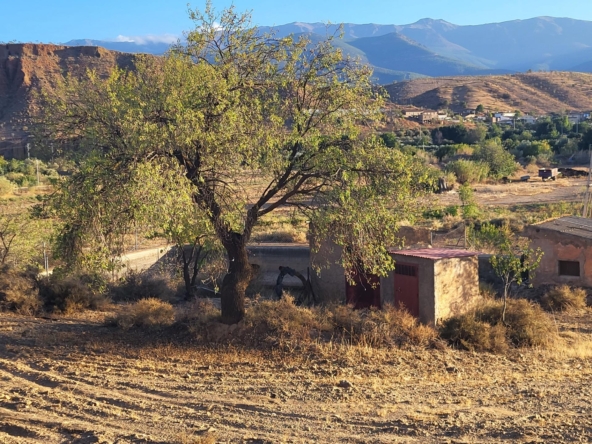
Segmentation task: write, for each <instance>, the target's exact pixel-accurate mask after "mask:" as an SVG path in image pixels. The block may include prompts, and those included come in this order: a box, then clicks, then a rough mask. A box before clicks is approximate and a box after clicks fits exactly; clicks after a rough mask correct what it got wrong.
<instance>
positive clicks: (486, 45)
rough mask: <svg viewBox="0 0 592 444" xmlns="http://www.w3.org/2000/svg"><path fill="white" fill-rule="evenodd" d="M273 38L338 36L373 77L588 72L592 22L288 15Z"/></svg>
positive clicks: (154, 46)
mask: <svg viewBox="0 0 592 444" xmlns="http://www.w3.org/2000/svg"><path fill="white" fill-rule="evenodd" d="M260 29H261V30H262V31H270V32H274V33H275V34H276V35H277V36H278V37H284V36H288V35H294V36H296V37H297V36H301V35H305V36H307V37H308V38H310V39H311V40H313V41H315V40H318V39H321V38H325V37H327V36H336V39H335V45H336V46H338V47H339V48H341V49H342V51H343V52H344V53H345V54H347V55H351V56H353V57H359V58H360V59H361V60H362V61H363V62H365V63H369V64H370V65H372V66H373V67H374V69H375V78H376V81H377V82H378V83H382V84H385V83H391V82H393V81H400V80H407V79H414V78H422V77H441V76H454V75H465V76H466V75H486V74H504V73H513V72H522V71H527V70H533V71H551V70H552V71H577V72H592V22H591V21H584V20H576V19H571V18H554V17H537V18H533V19H528V20H513V21H508V22H502V23H491V24H484V25H470V26H459V25H455V24H452V23H448V22H446V21H444V20H433V19H422V20H419V21H418V22H416V23H413V24H409V25H378V24H364V25H358V24H352V23H346V24H343V25H331V24H330V25H327V24H324V23H302V22H294V23H289V24H286V25H281V26H276V27H273V28H272V27H261V28H260ZM64 45H67V46H101V47H104V48H106V49H111V50H116V51H121V52H131V53H139V52H143V53H150V54H163V53H164V52H166V50H167V48H168V45H167V44H165V43H158V42H145V41H142V42H139V43H135V42H111V41H99V40H88V39H84V40H71V41H69V42H66V43H65V44H64Z"/></svg>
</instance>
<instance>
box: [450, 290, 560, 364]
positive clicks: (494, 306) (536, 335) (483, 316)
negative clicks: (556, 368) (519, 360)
mask: <svg viewBox="0 0 592 444" xmlns="http://www.w3.org/2000/svg"><path fill="white" fill-rule="evenodd" d="M502 310H503V302H502V301H500V300H492V299H486V300H484V302H483V303H481V304H480V305H479V306H478V307H476V308H475V310H473V311H472V312H470V313H467V314H464V315H461V316H457V317H453V318H450V319H448V320H446V321H445V322H444V323H443V325H442V328H441V330H440V334H441V336H442V337H443V338H444V339H446V340H448V341H449V342H450V343H451V344H452V345H453V346H456V347H460V348H464V349H467V350H475V351H489V352H494V353H503V352H505V351H506V350H508V348H509V347H510V346H513V347H538V348H552V347H553V346H555V345H556V344H557V343H558V335H557V327H556V325H555V323H554V322H553V319H551V318H550V317H549V316H548V315H547V314H546V313H545V312H543V310H542V309H541V308H540V306H538V305H537V304H533V303H531V302H529V301H526V300H524V299H516V300H513V299H510V300H508V308H507V312H506V322H505V323H503V322H502Z"/></svg>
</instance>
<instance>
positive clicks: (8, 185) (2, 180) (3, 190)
mask: <svg viewBox="0 0 592 444" xmlns="http://www.w3.org/2000/svg"><path fill="white" fill-rule="evenodd" d="M13 190H14V184H13V183H12V182H11V181H10V180H8V179H7V178H6V177H0V196H3V195H5V194H8V193H11V192H12V191H13Z"/></svg>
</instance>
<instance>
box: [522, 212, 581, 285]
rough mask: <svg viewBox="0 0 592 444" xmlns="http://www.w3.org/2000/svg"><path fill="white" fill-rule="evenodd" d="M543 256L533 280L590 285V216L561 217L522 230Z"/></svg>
mask: <svg viewBox="0 0 592 444" xmlns="http://www.w3.org/2000/svg"><path fill="white" fill-rule="evenodd" d="M525 234H526V235H527V236H528V238H529V239H530V241H531V248H534V249H537V248H540V249H541V250H542V251H543V253H544V254H543V258H542V259H541V264H540V266H539V269H538V270H537V273H536V275H535V278H534V281H533V283H534V284H535V285H543V284H569V285H576V286H583V287H592V219H586V218H583V217H573V216H570V217H561V218H558V219H555V220H551V221H546V222H543V223H540V224H536V225H531V226H529V227H528V228H527V229H526V230H525Z"/></svg>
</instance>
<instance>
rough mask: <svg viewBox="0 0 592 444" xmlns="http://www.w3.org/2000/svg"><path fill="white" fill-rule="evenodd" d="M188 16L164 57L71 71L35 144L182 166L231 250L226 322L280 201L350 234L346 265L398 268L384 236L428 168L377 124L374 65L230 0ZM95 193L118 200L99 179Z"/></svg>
mask: <svg viewBox="0 0 592 444" xmlns="http://www.w3.org/2000/svg"><path fill="white" fill-rule="evenodd" d="M190 15H191V18H192V19H193V20H194V22H195V25H196V26H195V29H194V30H193V31H190V32H188V33H186V40H187V41H186V44H184V45H179V46H177V47H175V48H173V50H172V51H171V52H170V53H169V54H168V55H167V56H166V57H164V58H159V59H157V58H143V59H139V60H138V61H137V63H136V66H135V70H133V71H129V72H124V71H120V70H115V71H114V72H113V74H112V75H111V76H110V77H109V78H108V79H100V78H98V77H97V75H96V74H95V73H92V72H90V73H89V75H88V77H87V78H85V79H83V80H76V79H73V78H68V79H66V80H65V82H64V84H63V85H61V86H60V87H58V88H56V92H55V93H54V94H52V95H51V96H47V97H46V101H45V107H44V109H43V112H42V113H41V114H40V116H39V123H40V125H39V126H38V127H37V128H38V131H37V134H38V135H39V136H40V137H38V143H39V144H44V145H45V146H50V145H51V149H52V150H53V152H54V153H63V154H69V155H76V156H77V157H78V159H82V161H83V162H87V163H88V160H85V159H89V158H90V159H93V162H94V165H95V166H94V168H101V171H103V172H105V171H107V172H109V174H107V177H106V179H105V180H106V181H108V182H112V181H115V182H118V181H125V180H127V179H128V178H129V177H131V176H130V173H128V172H129V171H132V170H134V169H135V168H137V166H138V165H140V164H144V163H153V164H154V163H156V164H160V165H161V166H162V165H165V166H166V165H174V168H173V167H172V166H171V167H170V168H169V167H165V168H164V170H166V171H169V172H170V171H171V169H173V170H175V171H176V170H178V169H180V171H181V172H182V174H183V176H184V178H185V180H186V181H187V183H188V186H189V187H190V189H191V192H190V194H191V199H192V202H193V205H194V206H195V208H196V209H197V210H198V213H199V214H198V215H196V217H198V218H200V217H203V218H206V219H207V220H208V226H209V227H210V228H211V230H212V232H213V233H214V235H215V237H216V239H217V240H218V242H219V243H220V244H221V246H222V247H223V248H224V249H225V251H226V252H227V256H228V273H227V274H226V276H225V278H224V280H223V283H222V287H221V296H222V317H223V321H224V322H228V323H232V322H237V321H239V320H240V319H241V318H242V317H243V314H244V292H245V289H246V287H247V285H248V283H249V281H250V278H251V274H252V271H251V266H250V265H249V262H248V258H247V250H246V246H247V242H248V241H249V239H250V237H251V234H252V231H253V228H254V227H255V226H256V224H257V223H258V222H260V220H261V218H263V217H265V216H266V215H268V214H269V213H271V212H273V211H274V210H276V209H278V208H280V207H283V206H291V207H294V208H296V209H298V210H301V211H304V212H307V214H308V215H309V216H310V219H311V221H312V222H313V223H314V224H315V232H316V233H317V235H318V236H329V235H331V237H332V238H333V240H334V241H335V242H337V243H338V244H341V245H343V246H344V247H346V248H343V252H344V253H343V257H342V262H343V264H344V266H345V267H346V268H347V269H349V268H352V267H355V266H358V264H364V269H365V270H366V271H369V272H370V271H372V272H384V271H385V270H386V269H388V268H389V267H392V263H391V262H390V261H389V257H388V254H387V251H386V247H387V246H388V245H389V244H391V245H392V244H393V243H394V242H395V241H396V227H397V225H398V222H399V221H401V220H408V219H409V217H410V214H411V213H412V210H413V209H414V208H416V207H417V205H415V204H414V197H415V195H416V193H417V192H420V191H421V188H422V187H421V182H422V174H423V173H425V172H426V170H425V168H423V167H422V166H421V165H420V163H419V160H417V159H413V158H412V157H410V156H407V155H404V154H402V153H401V152H400V151H398V150H394V149H388V148H386V147H385V146H384V144H383V143H382V141H381V140H380V139H379V138H378V137H374V136H373V131H372V125H373V123H374V122H376V121H377V119H378V118H379V115H380V113H379V111H380V106H381V103H382V100H381V97H380V95H379V94H377V93H376V90H375V89H374V88H373V86H372V85H371V83H370V76H371V70H370V69H369V68H368V67H366V66H364V65H361V64H360V63H358V62H357V61H355V60H351V59H347V58H344V57H343V55H342V54H341V52H340V51H339V50H336V49H335V47H334V46H332V44H331V39H330V38H329V39H328V40H327V41H324V42H321V43H319V44H315V45H313V44H311V42H309V41H307V40H306V39H304V38H303V39H300V40H293V39H291V38H286V39H276V38H274V36H273V35H268V34H262V33H261V32H260V31H259V30H257V29H256V28H253V27H252V26H251V25H250V21H249V15H248V14H237V13H236V12H235V10H234V9H233V8H229V9H226V10H224V11H223V12H222V13H221V14H217V13H216V12H215V11H214V10H213V9H212V7H211V4H210V3H209V2H208V4H207V5H206V8H205V12H203V13H202V12H200V11H197V10H196V11H190ZM93 171H94V170H93ZM116 172H117V174H115V173H116ZM82 182H84V181H82ZM121 189H122V190H124V189H125V188H124V187H122V188H121ZM87 192H90V193H91V194H92V193H93V192H99V193H103V194H105V196H106V197H107V196H111V198H114V197H115V198H114V199H112V200H111V202H112V204H114V205H116V203H117V198H116V196H113V193H112V192H106V191H105V187H103V186H100V185H98V184H95V185H94V186H93V187H90V189H88V190H87ZM99 200H101V199H99ZM116 213H117V214H121V215H122V216H123V213H122V212H121V211H119V212H117V211H116ZM132 213H133V211H132ZM129 215H130V214H128V216H129ZM198 225H199V224H198ZM66 228H67V227H66ZM65 231H66V232H65V233H63V234H64V235H66V234H68V233H67V229H66V230H65ZM197 234H199V233H196V235H197Z"/></svg>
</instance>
